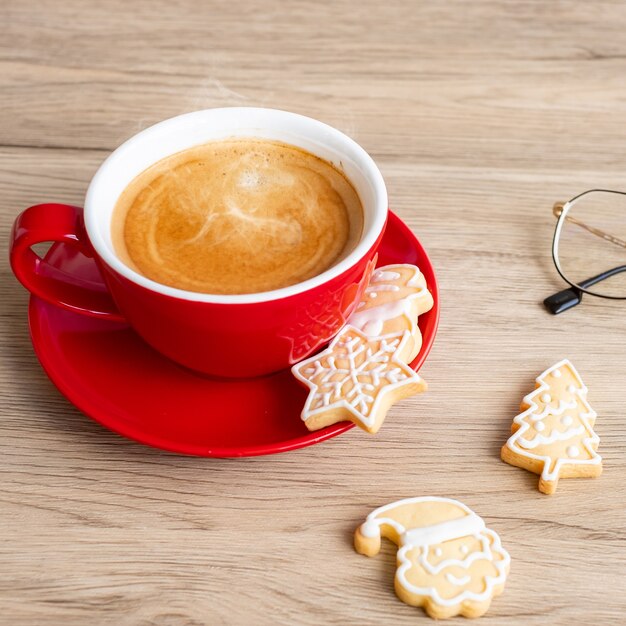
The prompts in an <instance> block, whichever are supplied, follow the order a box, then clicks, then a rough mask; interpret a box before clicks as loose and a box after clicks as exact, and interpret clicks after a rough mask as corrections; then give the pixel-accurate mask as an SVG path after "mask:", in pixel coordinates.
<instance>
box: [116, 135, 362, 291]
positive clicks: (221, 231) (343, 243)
mask: <svg viewBox="0 0 626 626" xmlns="http://www.w3.org/2000/svg"><path fill="white" fill-rule="evenodd" d="M362 228H363V209H362V205H361V201H360V199H359V196H358V194H357V192H356V190H355V189H354V187H353V186H352V184H351V183H350V182H349V181H348V179H347V178H346V177H345V176H344V175H343V174H342V173H341V172H340V171H339V170H338V169H336V168H335V167H334V166H333V165H332V164H331V163H329V162H327V161H324V160H323V159H320V158H319V157H317V156H315V155H313V154H311V153H309V152H306V151H304V150H302V149H300V148H296V147H294V146H291V145H287V144H284V143H279V142H275V141H269V140H263V139H232V140H224V141H215V142H211V143H207V144H204V145H201V146H197V147H194V148H190V149H188V150H184V151H183V152H179V153H177V154H174V155H172V156H169V157H167V158H165V159H163V160H161V161H158V162H157V163H155V164H154V165H152V166H151V167H149V168H148V169H147V170H145V171H144V172H142V173H141V174H139V176H137V177H136V178H135V179H134V180H133V181H132V182H131V183H130V184H129V185H128V187H127V188H126V189H125V190H124V192H123V193H122V195H121V196H120V198H119V200H118V202H117V205H116V207H115V211H114V215H113V222H112V235H113V243H114V246H115V249H116V252H117V254H118V256H119V257H120V258H121V259H122V261H124V262H125V263H126V264H128V265H129V266H130V267H131V268H133V269H135V270H136V271H138V272H139V273H140V274H143V275H144V276H146V277H148V278H150V279H152V280H154V281H156V282H159V283H162V284H164V285H169V286H171V287H177V288H179V289H184V290H187V291H196V292H202V293H210V294H245V293H259V292H263V291H269V290H272V289H278V288H281V287H287V286H289V285H293V284H296V283H299V282H302V281H304V280H306V279H308V278H311V277H313V276H316V275H317V274H320V273H321V272H324V271H325V270H327V269H328V268H330V267H331V266H332V265H334V264H335V263H337V262H339V261H340V260H341V259H342V258H344V257H345V256H347V255H348V254H349V253H350V252H351V251H352V250H353V249H354V247H355V246H356V244H357V243H358V241H359V239H360V236H361V231H362Z"/></svg>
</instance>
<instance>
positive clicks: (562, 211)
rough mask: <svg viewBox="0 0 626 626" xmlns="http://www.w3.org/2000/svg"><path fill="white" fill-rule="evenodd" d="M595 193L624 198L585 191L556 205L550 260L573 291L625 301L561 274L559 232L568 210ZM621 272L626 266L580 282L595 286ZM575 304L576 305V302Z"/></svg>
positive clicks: (604, 235) (611, 239)
mask: <svg viewBox="0 0 626 626" xmlns="http://www.w3.org/2000/svg"><path fill="white" fill-rule="evenodd" d="M596 192H602V193H613V194H618V195H621V196H626V192H624V191H616V190H614V189H588V190H587V191H583V192H582V193H579V194H578V195H577V196H574V197H573V198H571V199H570V200H568V201H567V202H565V203H563V204H560V203H556V204H555V205H554V207H553V210H552V211H553V213H554V215H555V216H556V217H557V218H558V220H557V223H556V228H555V229H554V236H553V238H552V260H553V261H554V266H555V267H556V271H557V272H558V273H559V275H560V276H561V278H562V279H563V280H564V281H565V282H566V283H567V284H568V285H570V286H571V287H572V288H573V289H576V290H578V291H579V292H580V293H586V294H588V295H590V296H596V297H598V298H605V299H607V300H626V296H610V295H608V294H601V293H596V292H595V291H590V290H588V289H587V288H586V287H584V286H581V284H579V283H575V282H573V281H571V280H570V279H569V278H567V276H566V275H565V274H564V273H563V269H562V268H561V262H560V260H559V254H558V249H559V240H560V237H561V231H562V230H563V226H564V225H565V222H566V220H567V214H568V213H569V211H570V209H571V208H572V207H573V206H574V205H575V204H576V202H577V201H578V200H580V198H582V197H583V196H586V195H587V194H590V193H596ZM571 219H572V218H570V220H571ZM577 223H579V224H580V225H582V226H583V228H585V229H586V230H588V231H589V232H591V233H592V234H594V235H596V236H598V237H602V238H603V239H605V240H607V241H609V242H611V243H615V244H616V245H620V246H622V247H624V248H626V242H625V241H622V240H621V239H619V238H618V237H614V236H613V235H609V234H608V233H604V232H603V231H600V230H598V229H595V228H592V227H589V226H587V225H586V224H584V223H583V222H577ZM623 271H626V265H621V266H618V267H616V268H613V269H612V270H607V271H606V272H603V273H602V274H599V275H598V276H594V277H593V278H590V279H587V280H583V281H581V282H582V283H586V284H587V285H588V286H590V285H589V283H590V281H593V282H592V283H591V284H596V283H597V282H600V281H601V280H604V279H605V278H610V277H611V276H614V275H615V274H618V273H621V272H623ZM555 295H558V294H555ZM550 297H552V296H550ZM548 299H549V298H546V300H548ZM579 301H580V298H579ZM576 304H578V302H577V303H576Z"/></svg>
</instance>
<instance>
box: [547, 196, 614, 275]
mask: <svg viewBox="0 0 626 626" xmlns="http://www.w3.org/2000/svg"><path fill="white" fill-rule="evenodd" d="M565 204H567V203H565V202H557V203H556V204H555V205H554V206H553V207H552V213H553V214H554V216H555V217H560V216H561V213H562V212H563V209H564V207H565ZM565 220H566V221H568V222H571V223H572V224H576V226H580V227H581V228H584V229H585V230H586V231H587V232H589V233H591V234H592V235H595V236H596V237H600V239H604V240H605V241H608V242H609V243H613V244H615V245H616V246H620V247H622V248H626V241H624V240H623V239H620V238H619V237H615V236H614V235H610V234H609V233H605V232H604V231H603V230H600V229H599V228H594V227H593V226H589V225H588V224H585V222H581V221H580V220H578V219H576V218H575V217H572V216H571V215H566V216H565ZM607 278H608V277H607ZM589 280H591V279H589ZM600 280H604V279H600ZM592 284H593V283H592ZM581 286H582V284H581Z"/></svg>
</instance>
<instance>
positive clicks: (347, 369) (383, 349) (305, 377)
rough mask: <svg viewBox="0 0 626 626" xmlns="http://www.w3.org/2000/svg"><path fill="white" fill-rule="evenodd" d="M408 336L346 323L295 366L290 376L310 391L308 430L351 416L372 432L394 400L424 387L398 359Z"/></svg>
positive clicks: (304, 416) (306, 410)
mask: <svg viewBox="0 0 626 626" xmlns="http://www.w3.org/2000/svg"><path fill="white" fill-rule="evenodd" d="M410 338H411V333H410V331H408V330H407V331H404V332H403V333H397V334H393V335H387V336H384V337H368V336H367V335H366V334H364V333H363V332H361V331H360V330H358V329H356V328H354V327H352V326H346V327H345V328H343V330H342V331H341V332H340V333H339V334H338V335H337V336H336V337H335V339H333V341H332V342H331V344H330V345H329V347H328V348H327V349H326V350H324V351H323V352H320V353H319V354H317V355H315V356H313V357H311V358H309V359H306V360H305V361H302V362H301V363H298V364H297V365H294V367H293V368H292V372H293V374H294V376H295V377H296V378H297V379H298V380H299V381H301V382H302V383H303V384H305V385H306V386H307V387H308V388H309V390H310V391H309V395H308V397H307V400H306V403H305V405H304V409H303V410H302V419H303V420H304V423H305V424H306V426H307V428H308V429H309V430H318V429H319V428H323V427H324V426H328V425H330V424H334V423H335V422H341V421H344V420H350V421H351V422H354V423H355V424H356V425H357V426H360V427H361V428H363V429H364V430H366V431H367V432H369V433H372V434H373V433H375V432H377V431H378V429H379V428H380V426H381V425H382V423H383V421H384V419H385V415H386V414H387V411H388V409H389V407H390V406H391V405H392V404H393V403H394V402H396V401H397V400H401V399H402V398H407V397H409V396H412V395H415V394H417V393H420V392H422V391H425V390H426V383H425V382H424V381H423V380H422V379H421V378H420V376H418V375H417V374H416V373H415V372H414V371H413V370H412V369H411V368H410V367H409V366H408V365H407V364H406V363H404V362H403V361H402V360H401V358H400V355H401V354H402V353H403V351H404V346H405V344H406V342H407V341H409V340H410Z"/></svg>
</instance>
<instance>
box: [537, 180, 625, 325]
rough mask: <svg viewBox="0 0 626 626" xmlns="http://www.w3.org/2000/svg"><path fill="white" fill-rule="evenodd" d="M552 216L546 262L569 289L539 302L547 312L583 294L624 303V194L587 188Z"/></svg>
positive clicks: (573, 303) (559, 310) (556, 310)
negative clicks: (554, 220)
mask: <svg viewBox="0 0 626 626" xmlns="http://www.w3.org/2000/svg"><path fill="white" fill-rule="evenodd" d="M553 213H554V216H555V217H556V218H558V219H557V223H556V229H555V231H554V239H553V241H552V258H553V259H554V265H555V266H556V269H557V272H558V273H559V274H560V275H561V278H563V280H565V281H566V282H567V283H569V285H570V287H569V288H568V289H564V290H563V291H559V292H558V293H555V294H554V295H552V296H550V297H548V298H546V299H545V300H544V301H543V303H544V304H545V306H546V308H547V309H548V311H550V313H553V314H554V315H557V314H558V313H562V312H563V311H567V309H571V308H572V307H574V306H576V305H577V304H579V303H580V302H581V300H582V297H583V294H589V295H590V296H598V297H599V298H609V299H611V300H626V192H623V191H612V190H610V189H590V190H589V191H584V192H583V193H581V194H579V195H577V196H575V197H574V198H572V199H571V200H568V201H567V202H565V203H562V202H557V203H556V204H555V205H554V208H553ZM585 276H591V278H585Z"/></svg>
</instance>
